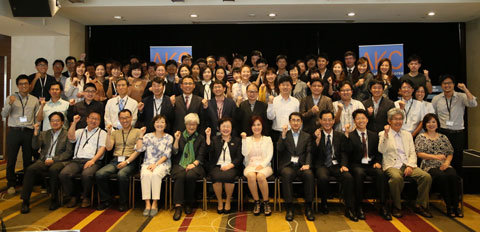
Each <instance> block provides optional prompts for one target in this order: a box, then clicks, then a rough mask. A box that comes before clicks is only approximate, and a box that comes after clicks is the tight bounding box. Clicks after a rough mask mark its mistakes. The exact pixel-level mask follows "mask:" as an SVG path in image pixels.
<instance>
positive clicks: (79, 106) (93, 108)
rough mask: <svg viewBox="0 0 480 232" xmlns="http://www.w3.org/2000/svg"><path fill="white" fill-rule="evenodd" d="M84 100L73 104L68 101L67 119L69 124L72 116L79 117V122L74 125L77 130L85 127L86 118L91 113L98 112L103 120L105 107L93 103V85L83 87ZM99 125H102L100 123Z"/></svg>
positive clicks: (94, 88)
mask: <svg viewBox="0 0 480 232" xmlns="http://www.w3.org/2000/svg"><path fill="white" fill-rule="evenodd" d="M83 90H84V93H85V94H84V95H83V96H84V98H83V101H81V102H77V103H75V100H73V99H72V100H70V106H69V107H68V111H67V118H68V121H69V122H73V116H75V115H80V121H79V122H78V123H77V124H76V128H77V129H81V128H85V127H87V117H88V115H90V113H91V112H98V113H99V114H100V116H101V117H102V118H103V115H104V113H105V106H104V105H103V103H101V102H98V101H95V99H94V98H95V95H96V92H97V87H96V86H95V84H93V83H86V84H85V86H84V87H83ZM100 125H103V124H102V122H100Z"/></svg>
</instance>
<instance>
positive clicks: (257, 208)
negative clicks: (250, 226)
mask: <svg viewBox="0 0 480 232" xmlns="http://www.w3.org/2000/svg"><path fill="white" fill-rule="evenodd" d="M253 204H254V206H253V215H255V216H258V215H260V209H261V205H260V201H255V203H253Z"/></svg>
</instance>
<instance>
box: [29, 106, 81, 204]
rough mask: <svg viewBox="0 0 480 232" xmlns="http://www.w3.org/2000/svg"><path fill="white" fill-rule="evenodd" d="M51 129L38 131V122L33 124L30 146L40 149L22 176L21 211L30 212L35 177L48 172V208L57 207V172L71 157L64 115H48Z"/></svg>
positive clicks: (56, 113)
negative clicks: (50, 195) (38, 154)
mask: <svg viewBox="0 0 480 232" xmlns="http://www.w3.org/2000/svg"><path fill="white" fill-rule="evenodd" d="M48 118H49V121H50V126H51V128H52V129H50V130H47V131H42V132H41V133H40V132H39V131H40V124H39V123H36V124H35V125H34V127H35V129H34V132H33V140H32V148H33V149H34V150H37V149H41V152H40V157H39V159H38V160H37V161H35V163H33V164H32V165H30V166H28V168H27V170H26V171H25V176H24V178H23V189H22V196H21V198H22V200H23V203H22V208H21V211H20V212H21V213H28V212H30V195H31V194H32V190H33V185H34V184H35V181H36V179H37V177H39V176H44V175H45V174H46V173H48V176H49V177H50V191H51V194H52V197H51V202H50V208H49V209H50V210H56V209H57V208H58V202H57V200H58V173H59V172H60V171H61V170H62V168H63V167H65V161H67V160H69V159H71V158H72V144H71V143H69V142H68V138H67V130H65V129H63V123H64V121H65V116H64V115H63V113H60V112H53V113H52V114H50V115H49V116H48Z"/></svg>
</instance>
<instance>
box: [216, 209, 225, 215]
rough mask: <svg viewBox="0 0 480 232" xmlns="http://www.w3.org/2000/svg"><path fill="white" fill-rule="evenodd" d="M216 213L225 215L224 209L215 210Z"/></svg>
mask: <svg viewBox="0 0 480 232" xmlns="http://www.w3.org/2000/svg"><path fill="white" fill-rule="evenodd" d="M217 213H218V214H223V213H225V210H224V209H217Z"/></svg>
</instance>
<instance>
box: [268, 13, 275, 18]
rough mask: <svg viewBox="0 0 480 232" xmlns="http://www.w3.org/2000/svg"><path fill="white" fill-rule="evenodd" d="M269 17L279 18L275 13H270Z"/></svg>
mask: <svg viewBox="0 0 480 232" xmlns="http://www.w3.org/2000/svg"><path fill="white" fill-rule="evenodd" d="M268 16H270V17H275V16H277V14H275V13H270V14H268Z"/></svg>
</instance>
